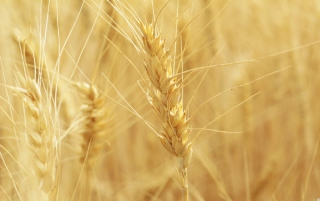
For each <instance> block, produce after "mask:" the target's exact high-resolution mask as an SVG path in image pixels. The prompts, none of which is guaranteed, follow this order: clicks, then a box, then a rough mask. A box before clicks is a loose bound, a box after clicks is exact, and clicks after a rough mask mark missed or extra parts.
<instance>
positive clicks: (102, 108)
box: [74, 82, 110, 170]
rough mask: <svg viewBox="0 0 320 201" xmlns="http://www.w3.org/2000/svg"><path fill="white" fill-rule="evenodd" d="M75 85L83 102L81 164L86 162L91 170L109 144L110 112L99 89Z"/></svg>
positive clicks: (85, 84) (87, 85)
mask: <svg viewBox="0 0 320 201" xmlns="http://www.w3.org/2000/svg"><path fill="white" fill-rule="evenodd" d="M74 85H75V86H76V88H77V90H78V91H79V93H80V95H81V98H82V101H83V104H82V106H81V115H82V117H83V118H82V122H81V123H80V124H81V129H80V135H81V136H82V138H83V143H82V145H81V148H82V155H81V158H80V162H81V163H84V162H85V160H86V161H87V163H86V164H87V165H86V168H87V170H90V169H91V168H93V167H94V165H95V163H96V160H97V156H98V155H99V153H100V152H101V150H102V149H103V148H104V147H105V146H106V145H107V144H108V141H107V133H108V129H109V127H110V126H109V112H108V110H107V108H106V105H105V102H104V101H105V98H104V96H103V94H102V93H100V92H99V91H98V89H97V88H95V87H94V86H92V85H89V84H87V83H84V82H75V83H74Z"/></svg>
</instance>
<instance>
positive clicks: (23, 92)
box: [14, 73, 57, 200]
mask: <svg viewBox="0 0 320 201" xmlns="http://www.w3.org/2000/svg"><path fill="white" fill-rule="evenodd" d="M17 75H18V79H19V83H20V87H15V88H14V89H15V91H16V92H17V93H18V94H19V96H20V97H21V99H22V100H23V103H24V105H25V108H26V123H25V125H26V128H25V131H26V134H27V147H28V150H29V156H30V160H29V161H28V164H27V165H26V166H27V167H29V168H30V172H31V174H32V178H33V180H35V181H36V185H37V188H38V189H40V191H41V196H42V197H43V199H44V200H54V199H55V193H56V181H57V180H56V146H55V144H56V143H55V141H56V138H55V135H54V131H53V128H52V127H51V126H50V120H49V118H48V116H47V115H46V114H47V112H48V111H47V110H48V109H49V108H48V107H47V105H46V104H45V103H44V100H43V95H42V94H41V89H40V86H39V84H38V83H37V82H36V81H35V80H34V79H31V78H29V77H26V78H24V77H23V76H22V75H21V74H20V73H18V74H17ZM29 163H31V164H32V165H31V166H30V165H29Z"/></svg>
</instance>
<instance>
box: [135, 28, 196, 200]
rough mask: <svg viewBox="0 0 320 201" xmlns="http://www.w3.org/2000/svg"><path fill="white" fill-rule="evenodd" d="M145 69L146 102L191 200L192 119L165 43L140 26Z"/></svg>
mask: <svg viewBox="0 0 320 201" xmlns="http://www.w3.org/2000/svg"><path fill="white" fill-rule="evenodd" d="M140 30H141V32H142V42H143V49H142V52H143V57H144V66H145V70H146V71H147V74H148V79H149V80H150V82H151V84H150V88H149V89H150V90H149V91H148V93H147V98H148V100H149V103H150V105H151V106H152V108H153V110H154V112H155V114H156V115H157V117H158V118H159V119H160V121H161V126H162V128H163V130H162V131H161V132H160V140H161V142H162V144H163V146H164V147H165V148H166V149H167V150H168V151H169V152H170V153H171V154H173V155H175V156H176V157H178V160H179V172H180V175H181V186H182V189H183V194H184V200H188V183H187V167H188V165H189V163H190V160H191V155H192V147H191V145H192V143H191V141H190V139H189V135H190V132H191V130H190V126H189V123H190V119H189V118H188V117H187V114H186V111H185V110H184V108H183V100H182V97H181V88H182V86H181V84H179V83H178V82H177V77H176V76H175V75H176V72H175V71H174V68H173V67H172V55H171V53H170V52H169V51H168V50H166V49H165V47H164V44H165V41H164V40H162V39H161V36H160V34H157V33H156V30H155V26H154V24H148V25H145V24H143V23H142V22H140Z"/></svg>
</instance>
